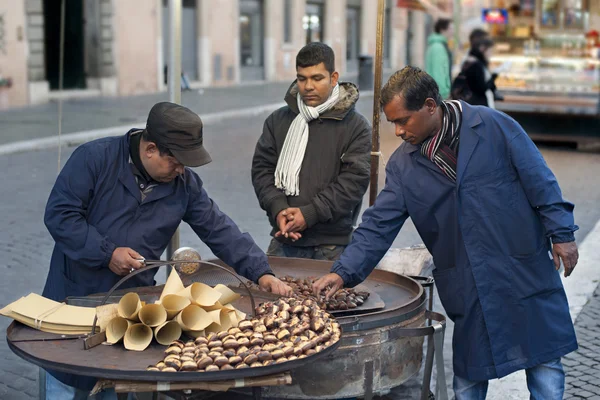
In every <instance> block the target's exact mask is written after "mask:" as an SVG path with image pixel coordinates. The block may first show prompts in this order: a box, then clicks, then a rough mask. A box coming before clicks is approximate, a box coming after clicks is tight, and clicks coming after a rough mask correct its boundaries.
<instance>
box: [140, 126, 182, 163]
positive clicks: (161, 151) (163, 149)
mask: <svg viewBox="0 0 600 400" xmlns="http://www.w3.org/2000/svg"><path fill="white" fill-rule="evenodd" d="M142 139H143V140H144V142H152V143H154V144H155V145H156V147H157V148H158V153H159V154H160V155H161V156H168V157H174V156H173V153H171V150H169V149H168V148H166V147H165V146H163V145H162V144H160V143H157V142H156V140H154V139H152V138H151V137H150V134H149V133H148V131H147V130H146V129H144V130H143V131H142Z"/></svg>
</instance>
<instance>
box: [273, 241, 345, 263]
mask: <svg viewBox="0 0 600 400" xmlns="http://www.w3.org/2000/svg"><path fill="white" fill-rule="evenodd" d="M345 248H346V246H336V245H326V244H324V245H320V246H313V247H301V246H292V245H289V244H285V243H281V242H280V241H278V240H276V239H272V240H271V243H270V244H269V248H268V249H267V255H269V256H275V257H293V258H309V259H311V260H327V261H336V260H337V259H339V258H340V256H341V255H342V252H343V251H344V249H345Z"/></svg>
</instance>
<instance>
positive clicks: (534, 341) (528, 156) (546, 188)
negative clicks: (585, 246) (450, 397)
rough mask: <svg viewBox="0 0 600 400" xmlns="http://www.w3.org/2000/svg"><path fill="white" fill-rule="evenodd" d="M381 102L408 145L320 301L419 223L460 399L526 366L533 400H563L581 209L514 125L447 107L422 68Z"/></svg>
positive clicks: (400, 76) (462, 106)
mask: <svg viewBox="0 0 600 400" xmlns="http://www.w3.org/2000/svg"><path fill="white" fill-rule="evenodd" d="M381 105H382V108H383V111H384V112H385V115H386V117H387V119H388V121H390V122H392V123H393V124H394V125H395V127H396V136H399V137H401V138H402V139H403V140H404V143H403V144H402V145H400V147H399V148H398V149H397V150H396V151H395V152H394V154H393V155H392V157H391V158H390V161H389V163H388V165H387V168H386V184H385V188H384V189H383V190H382V192H381V193H380V194H379V196H378V197H377V200H376V202H375V205H374V206H373V207H371V208H370V209H368V210H367V211H366V212H365V214H364V217H363V222H362V224H361V225H360V227H359V228H358V229H357V230H356V231H355V233H354V235H353V239H352V243H351V244H350V245H349V246H348V248H347V249H346V250H345V251H344V253H343V254H342V256H341V258H340V260H339V261H338V262H336V263H335V264H334V265H333V267H332V269H331V273H330V274H328V275H325V276H324V277H322V278H321V279H319V280H318V281H317V282H315V285H314V288H313V289H314V290H315V293H321V291H322V290H323V289H324V288H325V287H327V286H328V285H331V286H332V289H331V291H329V292H328V293H327V294H328V295H331V293H332V292H333V291H335V290H337V289H338V288H340V287H342V286H343V285H345V286H354V285H356V284H358V283H360V282H361V281H363V280H364V279H366V277H367V276H368V275H369V274H370V273H371V271H372V270H373V268H374V267H375V266H376V265H377V263H378V262H379V260H380V259H381V258H382V257H383V255H384V254H385V253H386V251H387V250H388V249H389V247H390V246H391V245H392V242H393V241H394V238H395V237H396V235H397V234H398V232H399V230H400V228H401V227H402V225H403V224H404V221H406V219H407V218H408V217H411V218H412V220H413V222H414V224H415V226H416V228H417V230H418V232H419V235H420V236H421V238H422V239H423V242H424V243H425V245H426V246H427V248H428V249H429V251H430V252H431V254H432V255H433V259H434V263H435V266H436V269H435V270H434V273H433V274H434V277H435V281H436V284H437V289H438V293H439V296H440V299H441V301H442V305H443V306H444V308H445V310H446V313H447V315H448V317H449V318H450V319H451V320H452V321H454V324H455V325H454V337H453V355H454V357H453V364H454V375H455V376H454V391H455V394H456V399H457V400H464V399H469V400H470V399H485V396H486V392H487V385H488V380H489V379H493V378H501V377H503V376H505V375H508V374H510V373H512V372H514V371H517V370H520V369H525V371H526V374H527V383H528V388H529V391H530V392H531V396H532V397H531V398H532V399H537V400H542V399H543V400H555V399H556V400H558V399H562V395H563V391H564V381H565V375H564V372H563V368H562V365H561V362H560V358H561V357H562V356H564V355H565V354H567V353H569V352H571V351H573V350H575V349H577V340H576V338H575V331H574V329H573V324H572V322H571V317H570V315H569V306H568V304H567V298H566V295H565V291H564V289H563V286H562V282H561V280H560V275H559V273H558V272H557V270H558V269H559V267H560V263H561V260H562V263H563V265H564V269H565V276H569V275H570V274H571V272H572V271H573V269H574V268H575V265H576V264H577V259H578V252H577V245H576V244H575V238H574V235H573V232H574V231H575V230H577V229H578V227H577V226H576V225H575V224H574V220H573V207H574V206H573V204H571V203H569V202H567V201H565V200H564V199H563V197H562V194H561V191H560V188H559V186H558V183H557V181H556V178H555V177H554V175H553V174H552V172H551V171H550V169H549V168H548V166H547V165H546V163H545V162H544V159H543V157H542V155H541V154H540V152H539V151H538V150H537V148H536V147H535V145H534V144H533V142H532V141H531V140H530V139H529V137H528V136H527V134H526V133H525V132H524V131H523V128H521V126H520V125H519V124H518V123H516V122H515V121H514V120H513V119H512V118H510V117H508V116H507V115H505V114H503V113H500V112H497V111H494V110H491V109H489V108H484V107H473V106H469V105H468V104H466V103H464V102H459V101H449V102H444V101H442V99H441V97H440V95H439V92H438V87H437V85H436V83H435V81H434V80H433V78H432V77H431V76H429V75H427V74H426V73H425V72H423V71H421V70H419V69H418V68H414V67H405V68H404V69H402V70H401V71H398V72H396V73H395V74H394V75H393V76H392V77H391V78H390V79H389V81H388V82H387V84H386V85H385V87H384V88H383V90H382V96H381Z"/></svg>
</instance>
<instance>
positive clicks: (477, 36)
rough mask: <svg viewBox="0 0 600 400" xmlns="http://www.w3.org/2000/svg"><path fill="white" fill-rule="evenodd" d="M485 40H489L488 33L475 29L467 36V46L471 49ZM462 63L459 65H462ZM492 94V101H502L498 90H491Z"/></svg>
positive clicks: (502, 98) (502, 97)
mask: <svg viewBox="0 0 600 400" xmlns="http://www.w3.org/2000/svg"><path fill="white" fill-rule="evenodd" d="M485 38H490V39H491V36H490V34H489V32H488V31H486V30H484V29H481V28H475V29H473V30H472V31H471V33H470V34H469V46H470V48H473V46H474V44H475V43H476V42H478V41H480V40H481V39H485ZM468 56H469V55H468V54H467V56H466V57H465V59H466V58H467V57H468ZM464 61H465V60H463V62H462V63H461V65H462V64H464ZM493 92H494V101H495V102H496V101H503V100H504V96H503V95H502V93H501V92H500V91H499V90H498V88H494V90H493Z"/></svg>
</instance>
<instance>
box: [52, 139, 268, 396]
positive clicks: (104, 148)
mask: <svg viewBox="0 0 600 400" xmlns="http://www.w3.org/2000/svg"><path fill="white" fill-rule="evenodd" d="M130 133H131V131H130V132H129V133H128V134H127V135H125V136H122V137H114V138H105V139H99V140H95V141H93V142H89V143H86V144H84V145H82V146H80V147H79V148H77V149H76V150H75V151H74V152H73V154H72V155H71V157H70V158H69V160H68V161H67V163H66V165H65V167H64V168H63V169H62V171H61V172H60V175H59V176H58V178H57V180H56V183H55V185H54V188H53V189H52V192H51V193H50V198H49V199H48V204H47V205H46V214H45V217H44V222H45V223H46V227H47V228H48V231H49V232H50V234H51V235H52V237H53V238H54V241H55V242H56V244H55V246H54V251H53V253H52V260H51V262H50V271H49V272H48V278H47V280H46V286H45V288H44V293H43V294H44V296H46V297H48V298H51V299H53V300H57V301H62V300H64V299H65V298H66V297H67V296H86V295H89V294H92V293H99V292H106V291H108V290H109V289H110V288H111V287H112V286H113V285H114V284H115V283H116V282H117V281H118V280H119V279H120V278H121V277H119V276H117V275H116V274H115V273H113V272H112V271H111V270H110V269H109V268H108V263H109V261H110V259H111V256H112V252H113V251H114V249H115V248H116V247H131V248H132V249H134V250H136V251H137V252H138V253H140V254H141V255H142V256H144V257H145V258H147V259H154V260H157V259H159V258H160V256H161V255H162V253H163V252H164V250H165V248H166V247H167V244H168V243H169V240H170V238H171V237H172V236H173V233H175V230H176V229H177V227H178V226H179V224H180V222H181V221H185V222H187V223H188V224H189V225H190V226H191V227H192V229H193V230H194V231H195V232H196V234H197V235H198V236H199V237H200V239H202V241H203V242H204V243H206V244H207V245H208V246H209V247H210V249H211V250H212V251H213V253H214V254H215V256H217V257H219V258H220V259H222V260H223V261H224V262H225V263H227V264H228V265H231V266H232V267H234V268H235V270H236V272H237V273H238V274H240V275H243V276H245V277H246V278H248V279H251V280H252V281H255V282H256V281H257V280H258V278H259V277H260V276H261V275H263V274H265V273H270V272H271V269H270V267H269V264H268V261H267V256H266V255H265V253H264V252H263V251H262V250H261V249H260V248H259V247H258V246H257V245H256V244H255V243H254V241H253V239H252V238H251V237H250V235H248V234H247V233H242V232H240V230H239V229H238V227H237V226H236V225H235V223H234V222H233V221H232V220H231V219H230V218H229V217H228V216H227V215H225V214H224V213H223V212H221V211H220V210H219V208H218V207H217V205H216V204H215V203H214V202H213V201H212V200H211V199H210V197H208V194H207V193H206V190H204V187H203V184H202V181H201V180H200V178H199V177H198V175H197V174H196V173H195V172H194V171H192V170H191V169H187V168H186V170H185V173H184V174H183V175H181V176H178V177H177V178H176V179H175V180H174V181H172V182H169V183H163V184H159V185H158V186H157V187H155V188H154V189H153V190H152V191H151V192H150V193H149V194H148V195H147V197H146V198H145V200H144V201H143V202H142V201H141V194H140V189H139V188H138V185H137V183H136V180H135V177H134V175H133V172H132V170H131V165H130V164H129V134H130ZM156 271H157V270H156V269H153V270H149V271H146V272H144V273H141V274H138V275H137V276H135V277H133V278H132V279H130V280H128V281H126V282H125V284H124V285H123V288H126V287H139V286H149V285H154V283H155V282H154V275H155V274H156ZM60 375H61V376H59V374H57V375H56V376H57V378H58V379H60V380H62V381H63V382H64V383H67V384H69V385H71V386H76V387H80V388H82V389H91V387H90V384H91V385H92V386H93V380H92V381H91V380H89V379H87V380H85V379H84V380H81V379H79V380H78V379H75V378H74V377H73V376H71V377H68V378H67V377H66V375H63V374H60ZM61 378H62V379H61ZM83 381H85V382H84V383H82V382H83Z"/></svg>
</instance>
